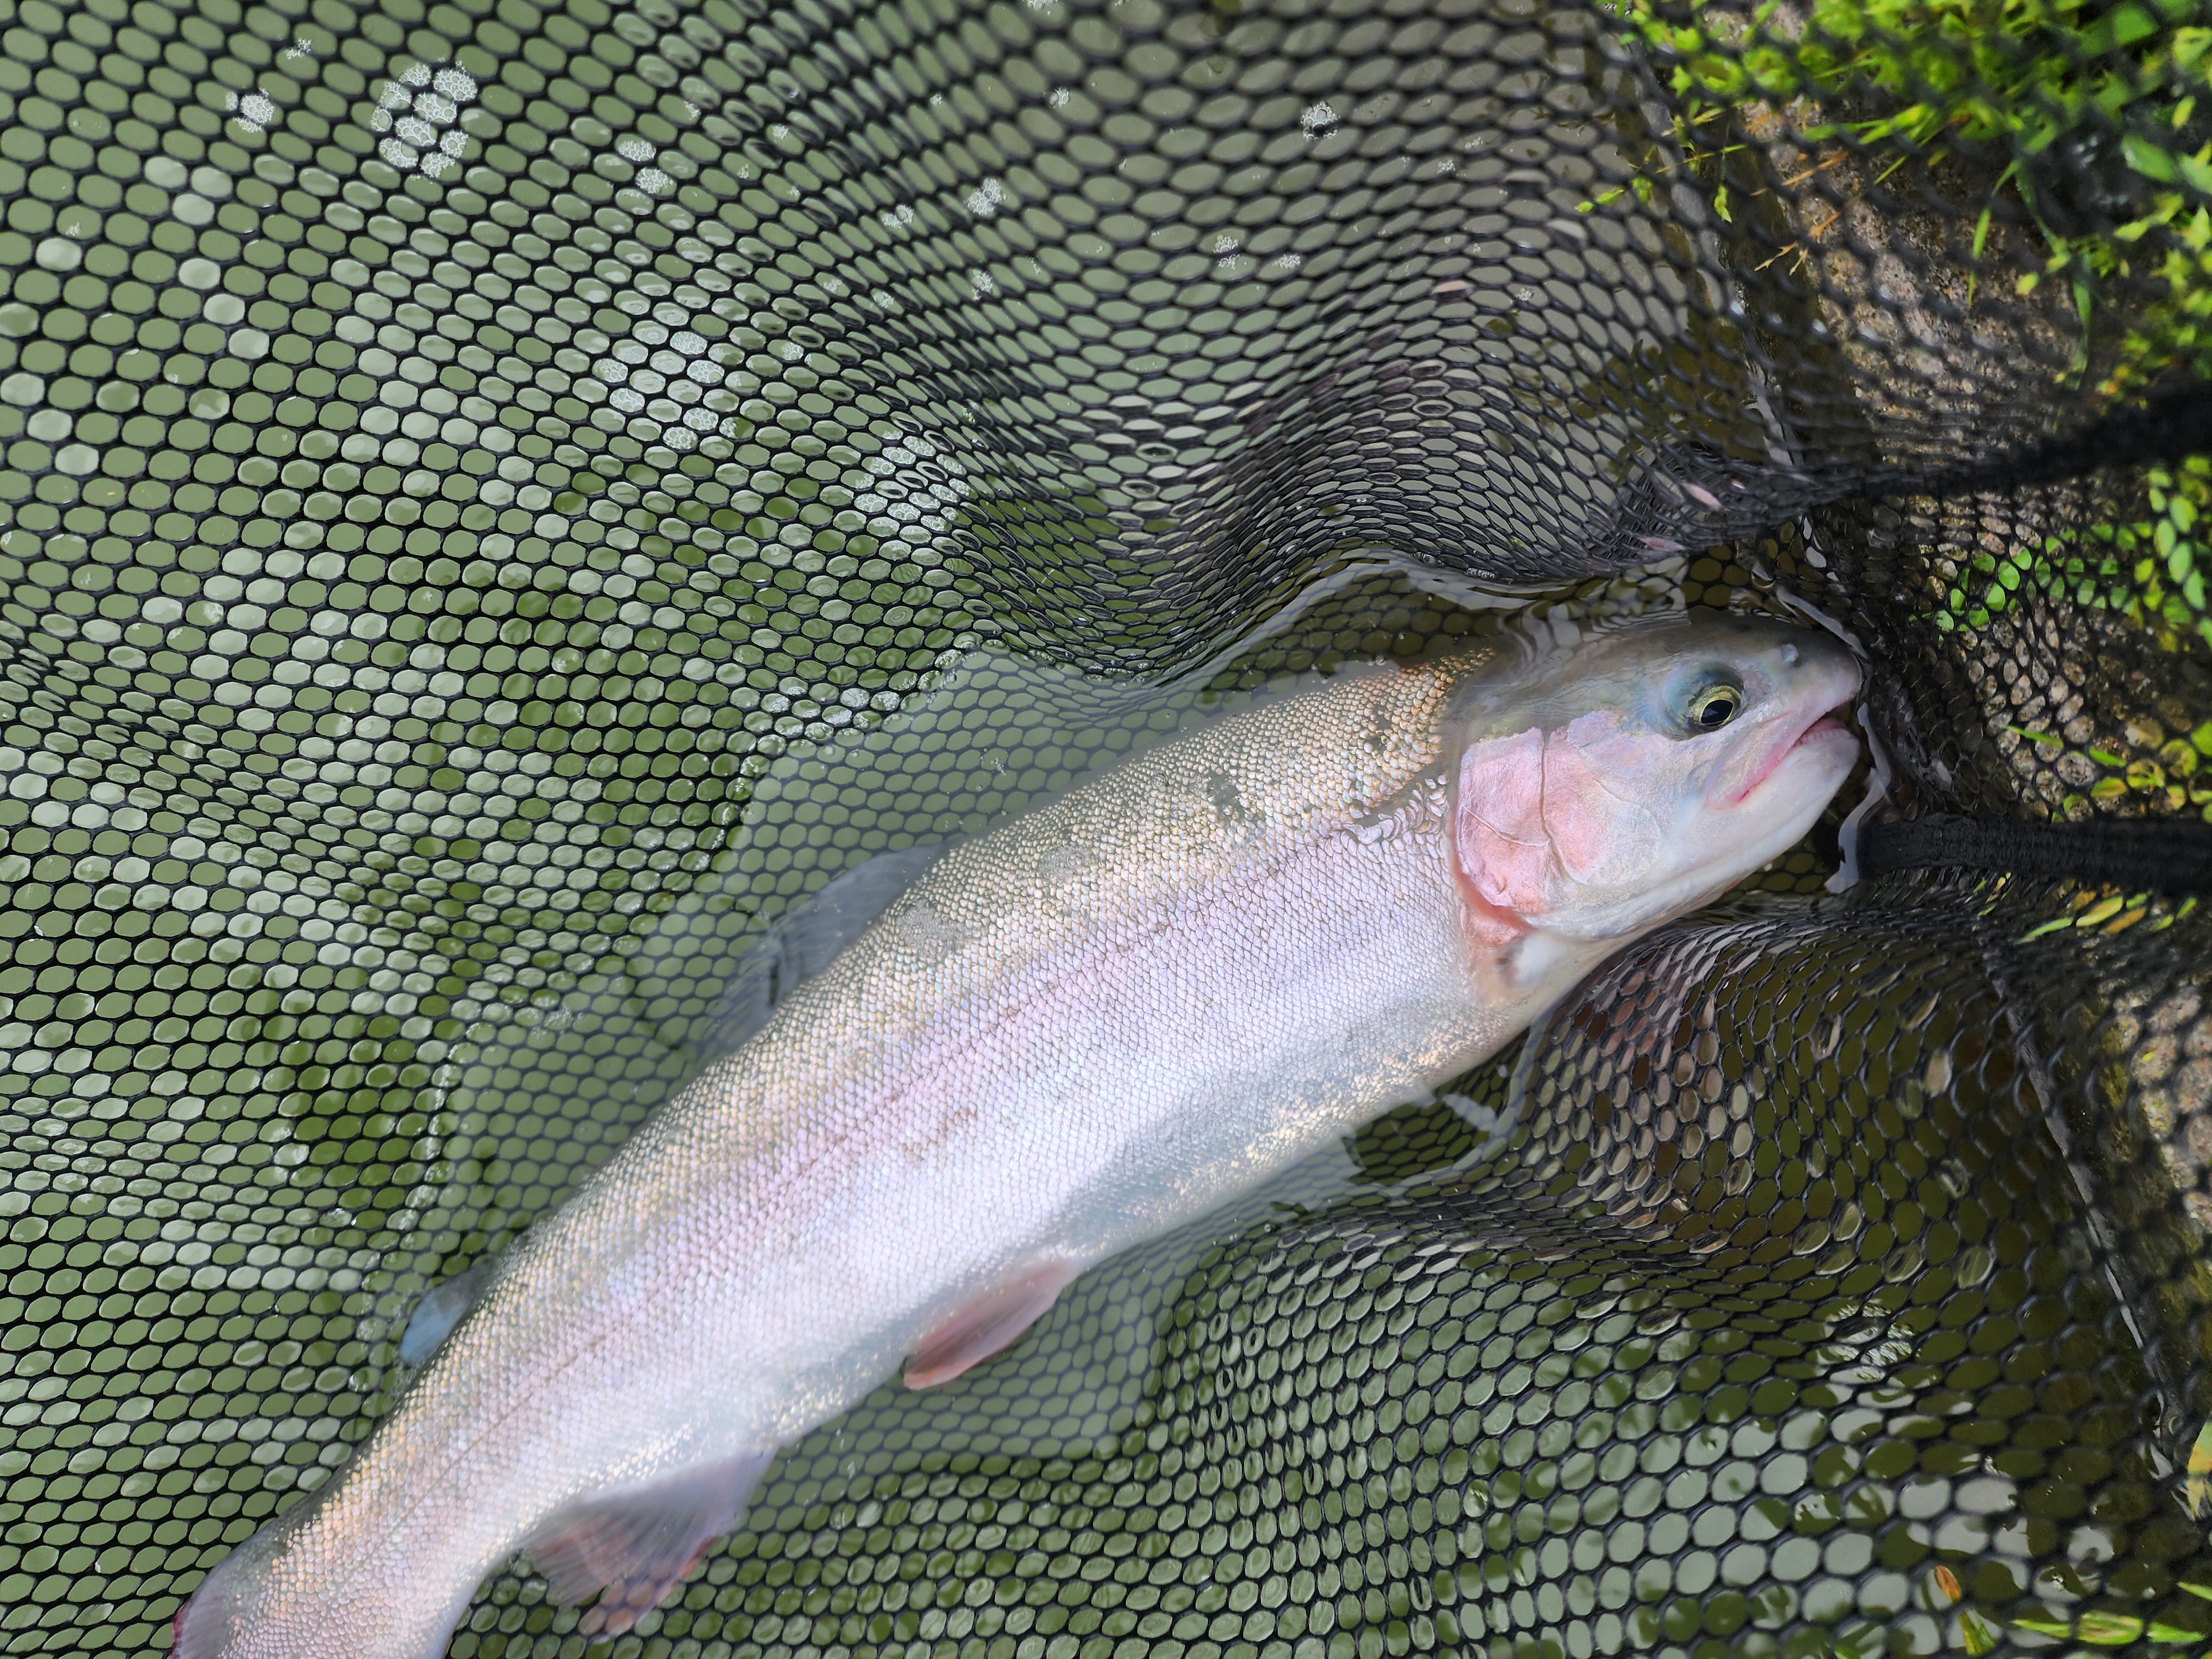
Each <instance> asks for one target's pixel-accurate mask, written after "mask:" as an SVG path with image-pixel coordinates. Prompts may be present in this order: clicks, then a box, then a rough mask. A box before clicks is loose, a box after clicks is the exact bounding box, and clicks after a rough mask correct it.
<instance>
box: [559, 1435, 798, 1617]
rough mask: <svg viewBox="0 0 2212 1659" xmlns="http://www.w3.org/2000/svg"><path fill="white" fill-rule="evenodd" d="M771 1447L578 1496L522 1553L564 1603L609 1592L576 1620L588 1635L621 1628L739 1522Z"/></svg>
mask: <svg viewBox="0 0 2212 1659" xmlns="http://www.w3.org/2000/svg"><path fill="white" fill-rule="evenodd" d="M773 1459H774V1454H773V1453H769V1452H761V1453H750V1452H749V1453H747V1454H746V1455H744V1456H742V1457H738V1458H733V1459H732V1460H731V1461H730V1462H726V1463H718V1464H716V1465H714V1467H713V1468H706V1469H701V1470H699V1471H697V1472H696V1473H695V1474H686V1475H681V1476H679V1477H678V1478H677V1479H676V1480H669V1481H665V1482H663V1483H662V1484H661V1485H659V1486H648V1487H646V1488H644V1489H643V1490H642V1491H639V1492H622V1493H618V1494H617V1495H616V1496H614V1497H611V1498H592V1499H590V1500H589V1501H587V1502H585V1503H582V1504H574V1505H572V1506H571V1507H569V1508H568V1509H566V1510H562V1512H561V1513H560V1514H558V1515H556V1516H554V1517H553V1518H552V1519H551V1520H550V1521H548V1522H546V1523H545V1524H544V1526H543V1527H541V1528H538V1531H537V1532H536V1533H534V1534H532V1536H531V1538H530V1539H529V1541H527V1542H526V1543H525V1544H524V1545H523V1553H525V1554H526V1555H528V1556H529V1557H530V1559H531V1561H532V1565H535V1566H536V1567H537V1569H538V1571H539V1572H540V1573H542V1574H543V1575H544V1578H545V1584H546V1589H547V1592H548V1594H550V1595H551V1597H552V1599H553V1600H554V1601H556V1602H557V1603H558V1604H559V1605H561V1606H562V1607H574V1605H575V1604H576V1603H577V1602H579V1601H585V1600H586V1599H587V1598H589V1597H590V1596H591V1595H592V1593H593V1592H594V1591H601V1592H604V1594H602V1595H600V1596H599V1601H597V1602H596V1603H594V1604H593V1605H592V1607H591V1608H590V1609H589V1610H588V1611H587V1612H586V1613H585V1614H584V1616H583V1618H582V1619H581V1620H579V1621H578V1624H577V1626H576V1628H577V1629H578V1630H579V1631H580V1632H582V1633H583V1634H584V1635H585V1636H586V1637H590V1636H594V1635H606V1636H619V1635H621V1634H622V1633H623V1632H624V1631H627V1630H628V1629H629V1627H630V1626H633V1625H635V1623H637V1621H638V1620H641V1619H642V1618H644V1617H645V1615H646V1614H647V1613H650V1612H652V1611H653V1608H654V1607H658V1606H659V1605H660V1601H661V1598H662V1597H663V1596H665V1595H667V1594H668V1592H669V1591H671V1590H672V1589H675V1588H676V1587H677V1585H678V1584H680V1583H683V1582H684V1574H686V1573H688V1572H690V1571H691V1569H692V1568H693V1567H694V1566H695V1565H697V1564H698V1561H699V1559H700V1557H702V1556H703V1555H704V1554H706V1553H707V1547H708V1545H710V1544H712V1543H713V1542H714V1541H715V1540H716V1539H717V1538H720V1536H721V1535H722V1534H724V1533H726V1532H728V1531H730V1530H731V1529H732V1528H734V1527H735V1526H736V1525H737V1524H738V1521H739V1520H740V1519H741V1518H742V1517H743V1516H744V1512H745V1504H746V1503H747V1502H748V1501H749V1500H750V1498H751V1497H752V1495H753V1488H754V1487H756V1486H758V1485H759V1484H760V1478H761V1476H762V1475H763V1474H765V1473H766V1472H767V1470H768V1466H769V1463H770V1462H772V1461H773Z"/></svg>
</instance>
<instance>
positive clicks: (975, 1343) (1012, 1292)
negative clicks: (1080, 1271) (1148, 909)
mask: <svg viewBox="0 0 2212 1659" xmlns="http://www.w3.org/2000/svg"><path fill="white" fill-rule="evenodd" d="M1075 1275H1076V1269H1075V1267H1073V1266H1072V1265H1071V1264H1070V1263H1067V1262H1065V1261H1045V1262H1040V1263H1038V1264H1037V1265H1036V1266H1034V1267H1030V1269H1029V1270H1028V1271H1027V1272H1026V1273H1024V1274H1023V1275H1022V1276H1021V1277H1020V1278H1018V1279H1009V1280H1007V1281H1006V1283H1005V1284H1003V1285H994V1287H993V1288H991V1289H990V1290H988V1291H985V1292H984V1293H983V1294H982V1295H981V1296H979V1297H976V1298H975V1300H974V1301H973V1302H970V1303H969V1304H968V1305H967V1306H966V1307H964V1308H963V1309H961V1310H960V1311H959V1312H958V1313H957V1314H955V1315H953V1316H952V1317H951V1318H950V1319H948V1320H947V1321H945V1323H944V1324H942V1325H940V1326H939V1327H938V1328H936V1329H935V1330H933V1331H932V1332H931V1333H930V1334H929V1336H928V1338H927V1340H925V1341H924V1342H923V1343H922V1345H921V1349H920V1351H919V1352H916V1353H915V1356H914V1358H913V1359H912V1360H910V1361H909V1362H908V1364H907V1368H906V1385H907V1387H908V1388H909V1389H933V1388H935V1387H936V1386H937V1385H938V1384H939V1383H950V1382H951V1380H952V1379H953V1378H954V1377H956V1376H959V1375H960V1373H961V1372H963V1371H964V1370H968V1369H969V1367H970V1366H973V1365H980V1364H982V1363H983V1362H984V1361H985V1360H987V1359H988V1358H990V1357H991V1356H992V1355H993V1354H994V1353H997V1352H999V1351H1000V1349H1002V1348H1009V1347H1012V1346H1013V1345H1014V1343H1015V1342H1016V1341H1017V1340H1019V1338H1020V1336H1021V1334H1022V1333H1023V1332H1024V1331H1025V1330H1027V1329H1029V1328H1030V1326H1032V1325H1034V1324H1036V1322H1037V1321H1038V1320H1039V1319H1041V1318H1042V1317H1043V1316H1044V1314H1045V1310H1047V1309H1048V1308H1050V1307H1051V1306H1052V1304H1053V1300H1054V1297H1058V1296H1059V1294H1060V1291H1063V1290H1065V1289H1066V1288H1067V1286H1068V1285H1069V1284H1070V1283H1072V1282H1073V1279H1074V1278H1075Z"/></svg>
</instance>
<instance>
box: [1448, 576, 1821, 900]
mask: <svg viewBox="0 0 2212 1659" xmlns="http://www.w3.org/2000/svg"><path fill="white" fill-rule="evenodd" d="M1859 683H1860V674H1859V669H1858V665H1857V663H1856V662H1855V661H1854V660H1853V659H1852V657H1851V654H1850V652H1849V651H1848V650H1847V649H1846V648H1845V647H1844V646H1843V645H1842V644H1841V643H1840V642H1838V641H1836V640H1835V639H1833V638H1832V637H1831V636H1829V635H1826V634H1823V633H1819V632H1816V631H1814V630H1813V629H1806V628H1799V627H1794V626H1791V625H1790V624H1788V623H1780V622H1775V621H1771V620H1768V619H1766V618H1764V617H1742V616H1734V615H1730V614H1728V613H1725V612H1720V611H1690V612H1687V613H1676V614H1674V615H1671V616H1668V617H1655V618H1649V619H1644V620H1641V621H1638V622H1637V623H1630V624H1627V625H1624V626H1620V627H1616V628H1613V629H1609V630H1607V631H1604V632H1601V633H1596V634H1595V635H1589V636H1587V637H1584V638H1582V639H1579V640H1577V641H1574V642H1572V643H1571V644H1569V645H1566V646H1565V647H1553V648H1548V649H1534V650H1531V651H1529V652H1528V653H1524V654H1523V655H1522V657H1521V658H1520V659H1518V660H1515V661H1510V662H1504V663H1502V664H1501V665H1500V666H1499V667H1498V669H1497V670H1495V671H1492V672H1488V673H1485V674H1483V675H1481V676H1480V677H1479V678H1477V679H1476V680H1475V681H1474V682H1473V683H1472V684H1470V685H1469V686H1468V688H1467V689H1466V690H1464V691H1463V692H1462V695H1461V696H1460V699H1459V701H1458V702H1457V703H1456V704H1455V708H1454V721H1455V738H1456V742H1457V744H1458V750H1457V757H1456V762H1455V766H1454V769H1453V776H1452V805H1451V840H1452V856H1453V863H1454V870H1455V875H1456V877H1457V878H1458V882H1459V886H1460V890H1461V893H1462V897H1463V898H1464V899H1465V901H1466V902H1467V904H1468V909H1469V911H1470V913H1471V915H1473V917H1474V921H1475V922H1476V924H1477V926H1478V927H1479V928H1480V929H1483V930H1486V931H1487V932H1488V933H1492V934H1495V935H1497V936H1498V938H1499V939H1501V940H1504V939H1516V938H1518V937H1520V936H1522V935H1523V934H1527V933H1543V934H1547V935H1549V936H1550V937H1552V938H1553V939H1559V940H1573V941H1577V942H1586V943H1592V944H1595V943H1601V942H1606V941H1612V942H1615V943H1618V942H1623V941H1626V940H1627V939H1632V938H1635V937H1636V936H1638V934H1641V933H1646V932H1649V931H1650V929H1651V928H1653V927H1657V926H1658V925H1659V924H1660V923H1662V922H1663V921H1668V920H1671V919H1672V918H1673V917H1675V916H1678V915H1683V914H1685V913H1686V912H1687V911H1690V910H1693V909H1695V908H1698V907H1699V905H1701V904H1704V903H1705V902H1709V901H1710V900H1711V899H1713V898H1715V897H1717V896H1719V895H1720V894H1721V893H1723V892H1724V891H1726V890H1727V889H1729V887H1731V886H1733V885H1734V884H1735V883H1736V882H1738V881H1740V880H1741V879H1742V878H1744V877H1745V876H1747V875H1749V874H1750V873H1751V872H1753V871H1754V870H1757V869H1758V868H1759V866H1762V865H1764V864H1765V863H1766V862H1767V861H1768V860H1770V859H1772V858H1774V857H1776V856H1777V855H1778V854H1781V853H1783V852H1784V851H1786V850H1787V849H1788V848H1790V847H1791V846H1792V845H1793V844H1795V843H1796V842H1797V841H1798V839H1799V838H1800V837H1802V836H1803V835H1804V834H1805V832H1806V831H1807V830H1808V829H1811V828H1812V826H1813V824H1814V821H1815V820H1816V819H1818V818H1819V817H1820V813H1821V811H1822V809H1824V808H1825V807H1826V805H1827V804H1828V801H1829V799H1830V798H1831V797H1832V796H1833V795H1834V793H1836V791H1837V789H1838V787H1841V785H1842V784H1843V782H1844V779H1845V778H1846V777H1847V776H1849V775H1850V771H1851V769H1852V766H1853V764H1854V763H1855V762H1856V760H1857V756H1858V752H1859V744H1858V739H1857V737H1855V736H1854V735H1853V734H1852V732H1850V730H1849V729H1848V727H1847V726H1845V725H1844V720H1843V719H1842V718H1841V717H1840V711H1842V710H1843V709H1844V706H1845V705H1846V704H1848V703H1849V702H1850V701H1851V700H1852V699H1853V698H1854V697H1855V696H1857V692H1858V689H1859Z"/></svg>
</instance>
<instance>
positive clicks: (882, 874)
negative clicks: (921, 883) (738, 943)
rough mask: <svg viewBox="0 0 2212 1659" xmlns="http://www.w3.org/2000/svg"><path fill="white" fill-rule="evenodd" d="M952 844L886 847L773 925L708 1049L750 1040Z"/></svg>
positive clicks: (726, 1004)
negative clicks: (889, 850) (897, 849)
mask: <svg viewBox="0 0 2212 1659" xmlns="http://www.w3.org/2000/svg"><path fill="white" fill-rule="evenodd" d="M951 844H952V843H951V842H942V841H939V842H923V843H921V845H919V846H915V847H909V848H906V849H904V850H903V851H902V852H896V853H878V854H876V856H875V857H873V858H872V859H870V860H868V861H867V862H866V863H865V864H859V865H855V866H854V867H853V868H852V869H850V870H848V871H846V872H845V873H844V874H843V875H842V876H839V877H838V878H836V880H835V881H833V882H831V883H829V884H828V885H827V886H825V887H824V888H823V889H822V890H821V891H820V892H818V893H817V894H815V896H813V897H812V898H811V899H809V900H808V901H807V902H805V904H803V905H801V906H799V908H797V909H796V910H793V912H792V913H791V914H790V915H787V916H786V917H785V918H784V919H783V920H782V921H779V922H778V923H776V925H775V927H771V928H770V929H769V931H768V932H767V933H764V934H763V935H762V936H761V938H760V939H759V941H758V942H757V944H755V945H753V947H752V948H751V949H750V950H749V951H746V952H745V954H744V957H741V958H740V959H739V960H738V966H737V970H736V971H735V972H734V973H732V975H730V983H729V986H728V988H727V989H726V991H725V992H724V993H723V995H722V1003H721V1006H720V1008H718V1009H716V1010H715V1012H714V1015H713V1016H712V1017H711V1018H710V1019H709V1020H708V1024H707V1026H706V1028H705V1030H703V1031H702V1034H701V1036H700V1039H699V1052H700V1054H701V1055H702V1057H703V1058H706V1059H708V1060H714V1059H718V1058H720V1056H721V1055H723V1054H729V1053H731V1052H732V1051H733V1050H735V1049H737V1048H740V1047H742V1046H743V1045H744V1043H746V1042H749V1041H750V1039H751V1038H752V1037H753V1036H754V1035H755V1034H756V1033H757V1032H758V1031H759V1030H760V1029H761V1027H762V1026H763V1025H765V1024H768V1022H769V1016H770V1015H772V1014H773V1013H775V1011H776V1010H777V1009H778V1008H779V1007H781V1006H782V1005H783V1002H784V1000H785V999H786V998H787V997H789V996H790V994H792V993H793V991H795V990H796V989H798V988H799V986H800V985H801V984H803V983H805V981H807V980H810V979H811V978H813V977H814V975H817V974H818V973H820V972H821V971H822V970H823V969H824V968H827V967H828V966H829V964H830V963H832V962H834V961H836V958H837V957H838V956H839V955H840V954H841V953H842V951H844V949H845V947H846V946H847V945H850V944H851V943H852V942H853V941H854V939H858V938H860V935H861V934H862V933H866V932H867V931H868V927H869V925H870V924H871V923H872V922H873V921H875V920H876V918H877V917H878V916H880V915H883V913H884V911H886V910H888V909H890V907H891V906H892V905H893V904H894V903H896V902H897V901H898V897H899V896H900V895H901V894H902V893H903V892H905V891H906V890H907V889H908V888H909V887H911V886H913V885H914V884H915V882H916V881H918V880H920V879H921V877H922V875H923V873H924V872H927V870H928V869H929V867H930V866H932V865H933V864H935V863H936V862H937V861H938V860H939V859H941V858H943V857H944V856H945V851H946V849H947V848H950V847H951Z"/></svg>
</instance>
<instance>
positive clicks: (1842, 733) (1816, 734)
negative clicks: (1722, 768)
mask: <svg viewBox="0 0 2212 1659" xmlns="http://www.w3.org/2000/svg"><path fill="white" fill-rule="evenodd" d="M1857 695H1858V687H1857V684H1856V683H1854V684H1853V685H1852V686H1851V688H1850V690H1847V691H1844V692H1841V693H1839V694H1838V696H1837V697H1836V698H1835V700H1834V701H1833V702H1830V703H1828V704H1827V705H1826V706H1825V707H1823V708H1819V709H1816V710H1815V711H1814V713H1813V714H1811V715H1809V716H1808V718H1807V720H1806V721H1805V723H1804V725H1802V726H1800V727H1798V728H1797V730H1796V732H1792V733H1790V735H1788V736H1786V737H1784V738H1782V739H1781V740H1780V741H1779V742H1778V743H1777V744H1775V745H1774V746H1773V747H1772V748H1771V749H1770V750H1767V754H1766V760H1765V764H1763V765H1762V766H1761V767H1760V768H1759V772H1758V775H1756V776H1754V777H1753V779H1752V781H1750V782H1749V783H1747V784H1746V785H1745V786H1744V787H1743V789H1742V791H1741V793H1739V794H1738V795H1737V796H1736V797H1735V799H1734V800H1733V801H1731V802H1730V803H1729V805H1733V806H1741V805H1743V803H1744V802H1746V801H1747V800H1749V799H1751V797H1752V796H1753V795H1754V794H1756V793H1759V790H1760V788H1762V787H1764V786H1765V784H1766V782H1767V781H1768V780H1769V779H1771V778H1772V777H1773V776H1774V775H1775V774H1776V773H1777V772H1779V771H1780V770H1781V769H1783V767H1784V766H1785V765H1787V764H1788V763H1790V760H1792V759H1793V758H1795V757H1796V756H1797V755H1799V754H1801V753H1803V752H1804V751H1806V750H1810V749H1818V748H1820V747H1822V746H1824V745H1826V744H1828V742H1829V740H1830V739H1832V738H1841V739H1842V740H1843V742H1844V744H1849V745H1850V747H1851V749H1852V750H1854V751H1856V750H1857V748H1858V742H1859V740H1858V738H1857V736H1855V735H1854V734H1853V733H1852V732H1851V729H1850V726H1847V725H1845V724H1844V719H1843V711H1844V709H1845V708H1848V707H1849V706H1850V702H1851V699H1852V698H1854V697H1855V696H1857ZM1838 747H1840V745H1838Z"/></svg>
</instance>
